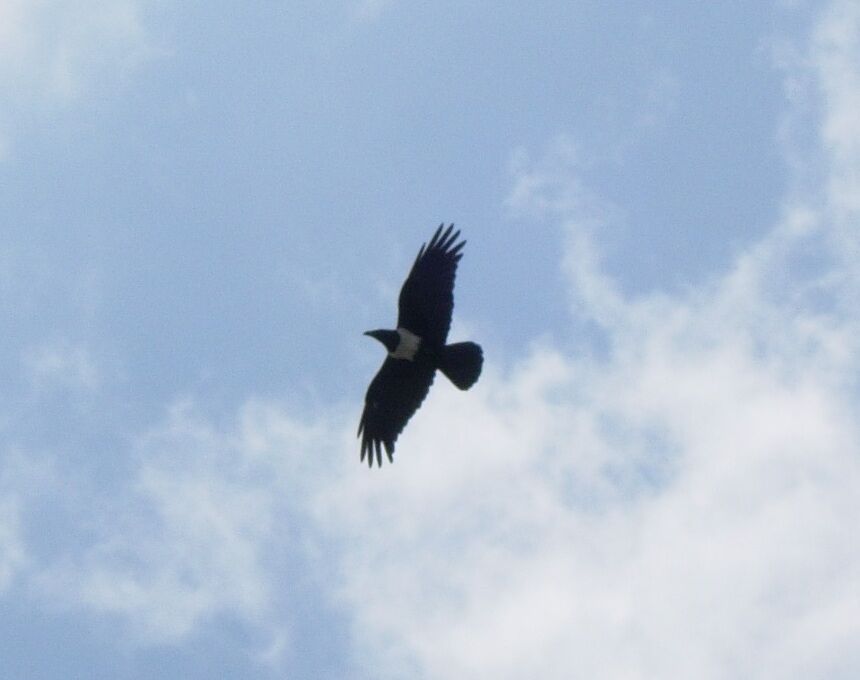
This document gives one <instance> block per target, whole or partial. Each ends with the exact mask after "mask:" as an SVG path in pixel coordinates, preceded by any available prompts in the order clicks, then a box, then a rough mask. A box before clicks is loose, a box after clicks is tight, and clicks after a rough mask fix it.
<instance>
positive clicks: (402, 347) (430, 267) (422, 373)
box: [358, 224, 484, 467]
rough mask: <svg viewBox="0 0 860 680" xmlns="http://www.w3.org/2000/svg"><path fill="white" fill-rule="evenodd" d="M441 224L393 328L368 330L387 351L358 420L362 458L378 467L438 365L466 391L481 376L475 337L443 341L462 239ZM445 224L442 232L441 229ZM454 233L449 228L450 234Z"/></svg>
mask: <svg viewBox="0 0 860 680" xmlns="http://www.w3.org/2000/svg"><path fill="white" fill-rule="evenodd" d="M444 226H445V225H444V224H440V225H439V228H438V229H437V230H436V233H435V234H433V238H431V239H430V242H429V243H425V244H424V245H422V246H421V250H420V251H418V257H416V258H415V263H414V264H413V265H412V269H411V270H410V272H409V276H407V277H406V281H404V282H403V288H401V289H400V299H399V302H398V307H399V310H398V316H397V328H396V329H395V330H375V331H367V332H366V333H365V335H369V336H370V337H372V338H376V339H377V340H379V342H381V343H382V344H383V345H385V349H387V350H388V356H387V357H386V358H385V361H384V362H383V363H382V367H381V368H380V369H379V372H378V373H377V374H376V377H375V378H374V379H373V381H372V382H371V383H370V387H368V388H367V395H366V396H365V398H364V412H363V413H362V414H361V422H360V423H359V425H358V436H359V437H361V460H362V462H363V461H364V457H365V456H367V464H368V466H370V467H373V455H374V453H375V454H376V462H377V464H378V465H379V466H380V467H382V448H383V447H385V453H386V454H387V455H388V460H389V461H391V462H392V463H393V462H394V457H393V455H394V442H395V441H396V440H397V437H398V435H399V434H400V433H401V432H402V431H403V428H404V427H405V426H406V423H407V422H408V421H409V419H410V418H411V417H412V414H413V413H415V411H417V410H418V407H419V406H421V402H423V401H424V397H426V396H427V392H428V391H429V390H430V385H431V384H432V383H433V377H434V376H435V374H436V369H439V370H440V371H442V373H444V374H445V376H446V377H447V378H448V379H449V380H450V381H451V382H452V383H454V385H456V386H457V387H459V388H460V389H461V390H468V389H469V388H470V387H471V386H472V385H474V384H475V382H476V381H477V380H478V376H480V375H481V367H482V366H483V363H484V354H483V351H482V350H481V346H480V345H478V344H477V343H474V342H456V343H454V344H451V345H448V344H446V340H447V338H448V330H449V328H450V327H451V315H452V313H453V311H454V277H455V276H456V274H457V263H458V262H459V261H460V258H461V257H463V254H462V253H461V252H460V251H461V250H462V249H463V246H464V245H466V242H465V241H460V243H456V245H455V242H456V241H457V238H458V237H459V236H460V232H459V231H456V232H455V231H454V225H453V224H451V225H450V226H449V227H448V228H447V229H444ZM443 229H444V231H443ZM452 232H453V233H452Z"/></svg>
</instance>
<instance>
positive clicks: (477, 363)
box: [439, 342, 484, 390]
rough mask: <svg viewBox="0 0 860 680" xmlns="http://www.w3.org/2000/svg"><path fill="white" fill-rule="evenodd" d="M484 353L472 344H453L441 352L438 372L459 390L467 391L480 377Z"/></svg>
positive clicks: (476, 345) (478, 346) (475, 344)
mask: <svg viewBox="0 0 860 680" xmlns="http://www.w3.org/2000/svg"><path fill="white" fill-rule="evenodd" d="M483 365H484V352H483V350H482V349H481V346H480V345H479V344H477V343H474V342H455V343H453V344H451V345H446V346H445V349H444V350H442V360H441V361H440V362H439V370H440V371H442V373H444V374H445V375H446V376H447V378H448V380H450V381H451V382H452V383H454V384H455V385H456V386H457V387H459V388H460V389H461V390H468V389H469V388H470V387H471V386H472V385H474V384H475V383H476V382H477V380H478V377H479V376H480V375H481V368H482V367H483Z"/></svg>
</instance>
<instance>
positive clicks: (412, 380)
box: [358, 357, 435, 467]
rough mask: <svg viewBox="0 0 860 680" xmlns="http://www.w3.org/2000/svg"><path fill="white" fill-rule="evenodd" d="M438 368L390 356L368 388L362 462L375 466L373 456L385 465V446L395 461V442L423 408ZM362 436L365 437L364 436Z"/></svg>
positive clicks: (361, 429) (361, 430) (360, 428)
mask: <svg viewBox="0 0 860 680" xmlns="http://www.w3.org/2000/svg"><path fill="white" fill-rule="evenodd" d="M434 373H435V369H433V368H431V367H428V366H423V365H419V364H415V363H413V362H411V361H406V360H404V359H393V358H391V357H388V358H387V359H386V360H385V361H384V362H383V364H382V368H380V369H379V372H378V373H377V374H376V377H375V378H374V379H373V381H372V382H371V383H370V387H368V388H367V396H366V397H365V398H364V412H363V413H362V414H361V422H360V423H359V425H358V435H359V436H360V437H362V439H361V460H362V461H363V460H364V456H365V455H367V456H368V459H367V464H368V465H369V466H371V467H373V454H374V451H375V452H376V461H377V463H378V464H379V466H380V467H381V466H382V446H384V447H385V453H387V454H388V460H390V461H392V462H393V458H392V454H393V453H394V442H395V441H396V440H397V436H398V435H399V434H400V433H401V432H402V431H403V428H404V427H406V423H407V422H408V421H409V419H410V418H411V417H412V414H413V413H415V411H417V410H418V407H419V406H421V402H422V401H424V397H426V396H427V392H428V391H429V390H430V385H431V384H432V383H433V374H434ZM362 435H363V436H362Z"/></svg>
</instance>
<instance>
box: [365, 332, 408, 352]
mask: <svg viewBox="0 0 860 680" xmlns="http://www.w3.org/2000/svg"><path fill="white" fill-rule="evenodd" d="M365 335H369V336H370V337H371V338H376V339H377V340H379V342H381V343H382V344H383V345H385V349H387V350H388V351H389V352H393V351H394V350H396V349H397V345H399V344H400V334H399V333H398V332H397V331H388V330H381V329H380V330H376V331H367V332H366V333H365Z"/></svg>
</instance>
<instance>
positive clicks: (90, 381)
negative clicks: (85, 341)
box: [23, 341, 102, 392]
mask: <svg viewBox="0 0 860 680" xmlns="http://www.w3.org/2000/svg"><path fill="white" fill-rule="evenodd" d="M23 363H24V368H25V370H26V371H27V373H28V375H29V378H30V382H31V384H32V386H33V388H34V389H35V390H36V391H39V392H41V391H45V390H53V389H55V388H56V389H63V390H70V391H73V392H91V391H93V390H96V389H97V388H98V387H99V385H100V383H101V379H102V378H101V375H100V370H99V368H98V366H97V365H96V360H95V359H94V358H93V356H92V354H91V353H90V351H89V350H88V349H87V348H86V347H84V346H83V345H79V344H73V343H70V342H68V341H58V342H52V343H46V344H42V345H39V346H37V347H33V348H30V349H28V350H27V351H26V352H25V353H24V356H23Z"/></svg>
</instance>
